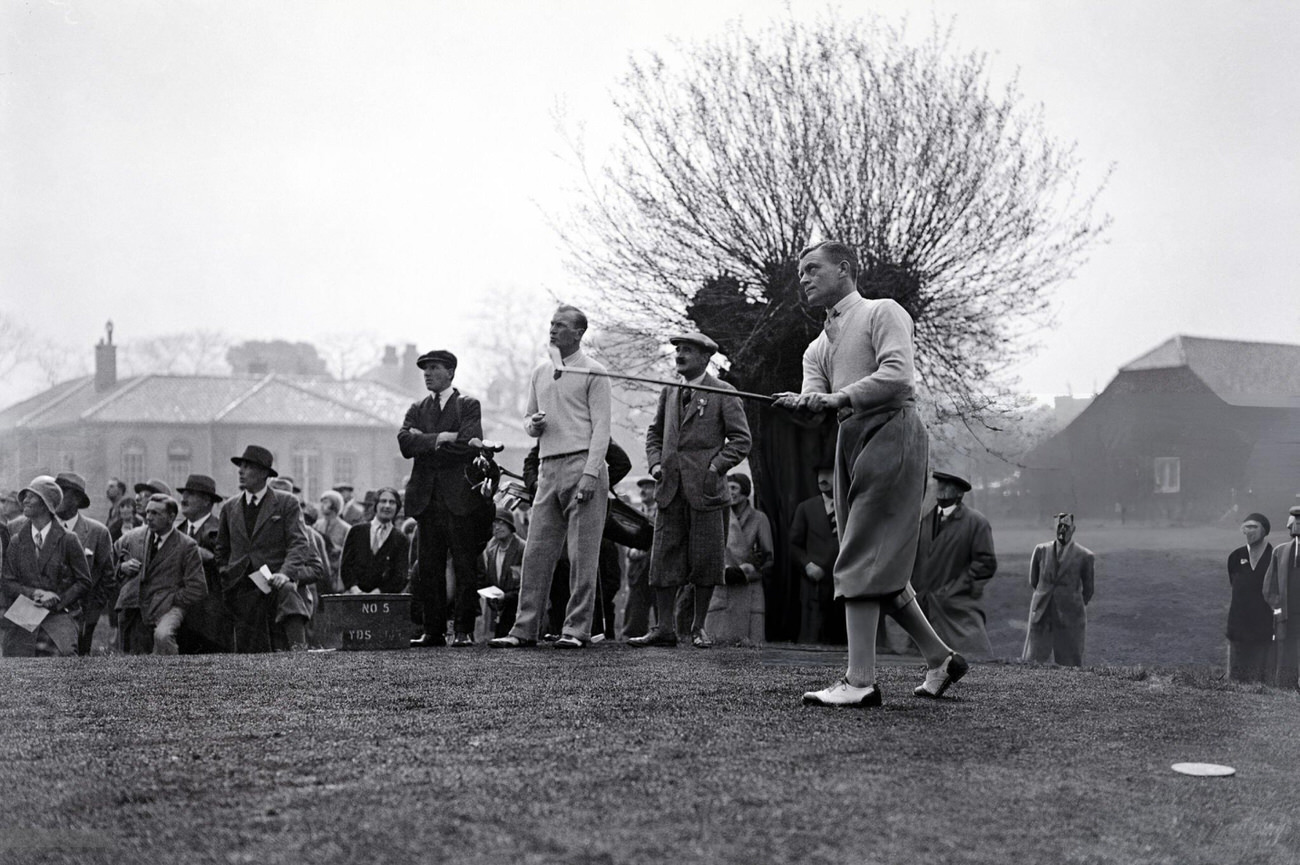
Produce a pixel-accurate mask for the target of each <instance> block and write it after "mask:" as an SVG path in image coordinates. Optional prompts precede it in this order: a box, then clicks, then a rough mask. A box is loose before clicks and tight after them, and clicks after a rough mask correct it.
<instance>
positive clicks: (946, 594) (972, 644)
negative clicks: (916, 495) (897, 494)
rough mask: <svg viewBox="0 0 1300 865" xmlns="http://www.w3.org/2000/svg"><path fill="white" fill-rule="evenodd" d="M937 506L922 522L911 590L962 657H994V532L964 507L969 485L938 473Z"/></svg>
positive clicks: (935, 473)
mask: <svg viewBox="0 0 1300 865" xmlns="http://www.w3.org/2000/svg"><path fill="white" fill-rule="evenodd" d="M932 477H933V478H934V481H935V506H934V507H933V508H931V509H930V511H929V512H928V513H926V515H925V516H924V517H923V518H922V519H921V542H920V544H919V545H918V546H917V553H916V568H915V570H914V571H913V572H912V586H913V587H914V588H915V589H916V593H917V596H918V598H919V599H920V603H921V607H922V609H924V610H925V613H926V616H927V617H929V619H930V623H931V624H932V625H933V626H934V630H935V632H936V633H937V634H938V635H939V636H940V637H941V638H942V639H943V641H944V642H945V643H947V644H948V645H949V646H952V647H953V648H954V649H956V650H957V651H959V652H963V653H965V654H967V655H975V656H978V657H988V656H990V655H992V654H993V647H992V645H990V644H989V635H988V632H987V631H986V630H985V629H984V602H983V600H982V598H983V595H984V587H985V585H987V584H988V581H989V580H991V579H992V578H993V575H994V574H995V573H997V570H998V559H997V556H996V555H995V554H994V552H993V529H992V527H991V526H990V525H989V521H988V520H987V519H986V518H985V517H984V515H983V514H981V513H980V512H979V511H977V510H975V509H974V508H968V507H966V506H965V505H963V504H962V501H961V500H962V496H963V495H964V494H965V493H968V492H970V482H969V481H967V480H966V479H965V478H962V477H959V476H958V475H955V474H952V473H950V472H934V473H933V474H932Z"/></svg>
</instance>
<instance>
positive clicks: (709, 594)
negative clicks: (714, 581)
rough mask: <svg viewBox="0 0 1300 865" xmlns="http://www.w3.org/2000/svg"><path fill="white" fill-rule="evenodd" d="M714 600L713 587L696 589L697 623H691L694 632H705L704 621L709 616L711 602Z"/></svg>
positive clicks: (698, 587) (697, 587)
mask: <svg viewBox="0 0 1300 865" xmlns="http://www.w3.org/2000/svg"><path fill="white" fill-rule="evenodd" d="M712 598H713V586H696V587H695V621H694V622H692V623H691V630H692V631H702V630H704V620H705V618H707V617H708V615H709V601H710V600H712Z"/></svg>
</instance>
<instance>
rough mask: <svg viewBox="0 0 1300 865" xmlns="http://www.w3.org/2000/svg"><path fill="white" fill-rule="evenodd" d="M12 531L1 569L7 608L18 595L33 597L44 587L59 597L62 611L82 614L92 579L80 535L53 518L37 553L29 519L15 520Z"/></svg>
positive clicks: (1, 590) (0, 583) (1, 589)
mask: <svg viewBox="0 0 1300 865" xmlns="http://www.w3.org/2000/svg"><path fill="white" fill-rule="evenodd" d="M9 531H10V537H9V546H8V548H6V550H5V556H4V564H3V567H2V569H0V594H2V595H3V596H4V606H5V608H6V609H8V607H9V605H10V604H12V603H13V602H14V601H15V600H16V599H17V598H18V596H19V595H26V596H27V597H28V598H30V597H31V596H32V593H33V592H34V591H35V590H36V589H44V590H45V591H47V592H54V593H55V594H57V595H58V596H59V606H58V609H59V610H67V611H69V612H74V613H79V612H80V609H81V602H82V601H84V600H85V599H86V596H87V595H88V594H89V593H90V591H91V588H92V581H91V576H90V566H89V565H88V564H87V563H86V554H85V552H84V550H83V547H82V546H81V541H80V540H79V539H78V538H77V536H76V535H74V534H72V532H69V531H66V530H65V529H64V528H63V526H62V525H60V524H59V521H58V520H57V519H55V520H51V522H50V526H49V532H48V533H47V534H46V535H45V543H44V545H43V546H42V547H41V549H40V550H39V552H38V551H37V549H36V542H35V541H33V540H32V530H31V527H30V525H29V524H28V521H27V519H26V518H21V517H20V518H19V519H17V520H14V521H13V522H12V523H11V524H10V526H9Z"/></svg>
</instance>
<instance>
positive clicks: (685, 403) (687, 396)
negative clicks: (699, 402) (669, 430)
mask: <svg viewBox="0 0 1300 865" xmlns="http://www.w3.org/2000/svg"><path fill="white" fill-rule="evenodd" d="M691 395H692V391H691V389H690V388H689V387H684V388H682V397H681V399H682V413H683V414H685V413H686V410H687V409H688V408H690V406H691Z"/></svg>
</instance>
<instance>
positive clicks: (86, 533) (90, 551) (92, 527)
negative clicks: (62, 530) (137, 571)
mask: <svg viewBox="0 0 1300 865" xmlns="http://www.w3.org/2000/svg"><path fill="white" fill-rule="evenodd" d="M73 534H75V535H76V536H77V540H78V541H80V542H81V546H82V548H83V550H84V551H85V553H86V564H87V565H89V566H90V582H91V588H90V592H89V593H88V594H87V595H86V597H85V599H84V600H83V601H82V604H83V605H84V606H85V607H86V608H87V609H88V610H102V609H104V608H105V607H107V606H109V605H110V604H112V603H113V599H114V598H116V597H117V588H118V586H117V560H116V558H115V557H114V554H113V538H112V537H111V536H110V535H109V533H108V526H106V525H104V524H103V523H101V522H99V521H98V520H92V519H91V518H90V517H88V516H86V515H85V514H78V515H77V523H76V526H75V527H74V528H73Z"/></svg>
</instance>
